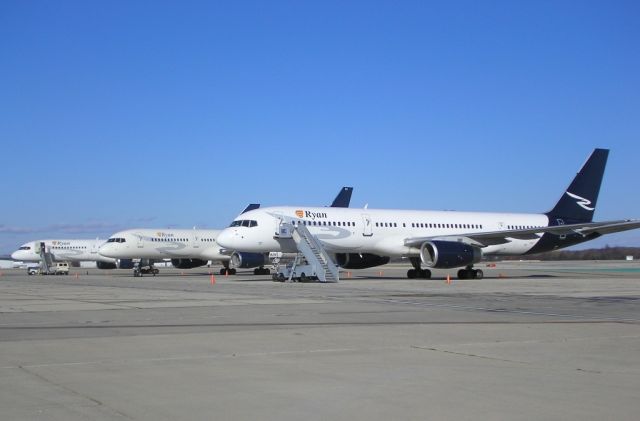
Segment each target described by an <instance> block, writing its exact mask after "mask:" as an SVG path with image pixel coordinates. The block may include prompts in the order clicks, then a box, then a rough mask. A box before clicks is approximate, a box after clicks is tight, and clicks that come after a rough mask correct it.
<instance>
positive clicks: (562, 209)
mask: <svg viewBox="0 0 640 421" xmlns="http://www.w3.org/2000/svg"><path fill="white" fill-rule="evenodd" d="M608 156H609V150H608V149H595V150H594V151H593V153H592V154H591V156H590V157H589V159H587V162H585V163H584V165H583V166H582V168H581V169H580V171H579V172H578V174H577V175H576V177H575V178H574V179H573V181H572V182H571V184H570V185H569V188H568V189H567V190H566V191H565V192H564V194H563V195H562V197H561V198H560V200H559V201H558V203H556V206H555V207H554V208H553V209H551V210H550V211H549V212H547V216H548V217H549V218H550V219H552V220H553V219H555V220H557V219H562V220H563V221H565V222H566V223H569V221H572V222H591V221H592V220H593V212H594V211H595V209H596V203H597V202H598V193H600V184H601V183H602V176H603V175H604V167H605V166H606V165H607V157H608Z"/></svg>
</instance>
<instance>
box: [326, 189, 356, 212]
mask: <svg viewBox="0 0 640 421" xmlns="http://www.w3.org/2000/svg"><path fill="white" fill-rule="evenodd" d="M351 193H353V187H343V188H342V189H341V190H340V193H338V195H337V196H336V198H335V199H333V203H332V204H331V207H332V208H348V207H349V204H350V203H351Z"/></svg>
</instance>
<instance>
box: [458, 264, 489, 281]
mask: <svg viewBox="0 0 640 421" xmlns="http://www.w3.org/2000/svg"><path fill="white" fill-rule="evenodd" d="M483 277H484V272H483V271H481V270H480V269H474V268H473V266H472V265H470V266H467V267H466V268H464V269H460V270H459V271H458V279H482V278H483Z"/></svg>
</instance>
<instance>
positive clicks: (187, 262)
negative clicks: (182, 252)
mask: <svg viewBox="0 0 640 421" xmlns="http://www.w3.org/2000/svg"><path fill="white" fill-rule="evenodd" d="M171 264H172V265H173V267H174V268H178V269H193V268H197V267H200V266H204V265H206V264H207V261H206V260H202V259H171Z"/></svg>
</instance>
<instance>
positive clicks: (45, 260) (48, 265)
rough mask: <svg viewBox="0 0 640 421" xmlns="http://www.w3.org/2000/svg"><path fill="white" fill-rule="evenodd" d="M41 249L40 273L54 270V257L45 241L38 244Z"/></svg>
mask: <svg viewBox="0 0 640 421" xmlns="http://www.w3.org/2000/svg"><path fill="white" fill-rule="evenodd" d="M38 248H39V251H40V273H44V274H49V273H52V271H53V257H52V255H51V252H50V251H48V250H47V246H46V245H45V243H44V242H43V241H41V242H40V243H39V244H38Z"/></svg>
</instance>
